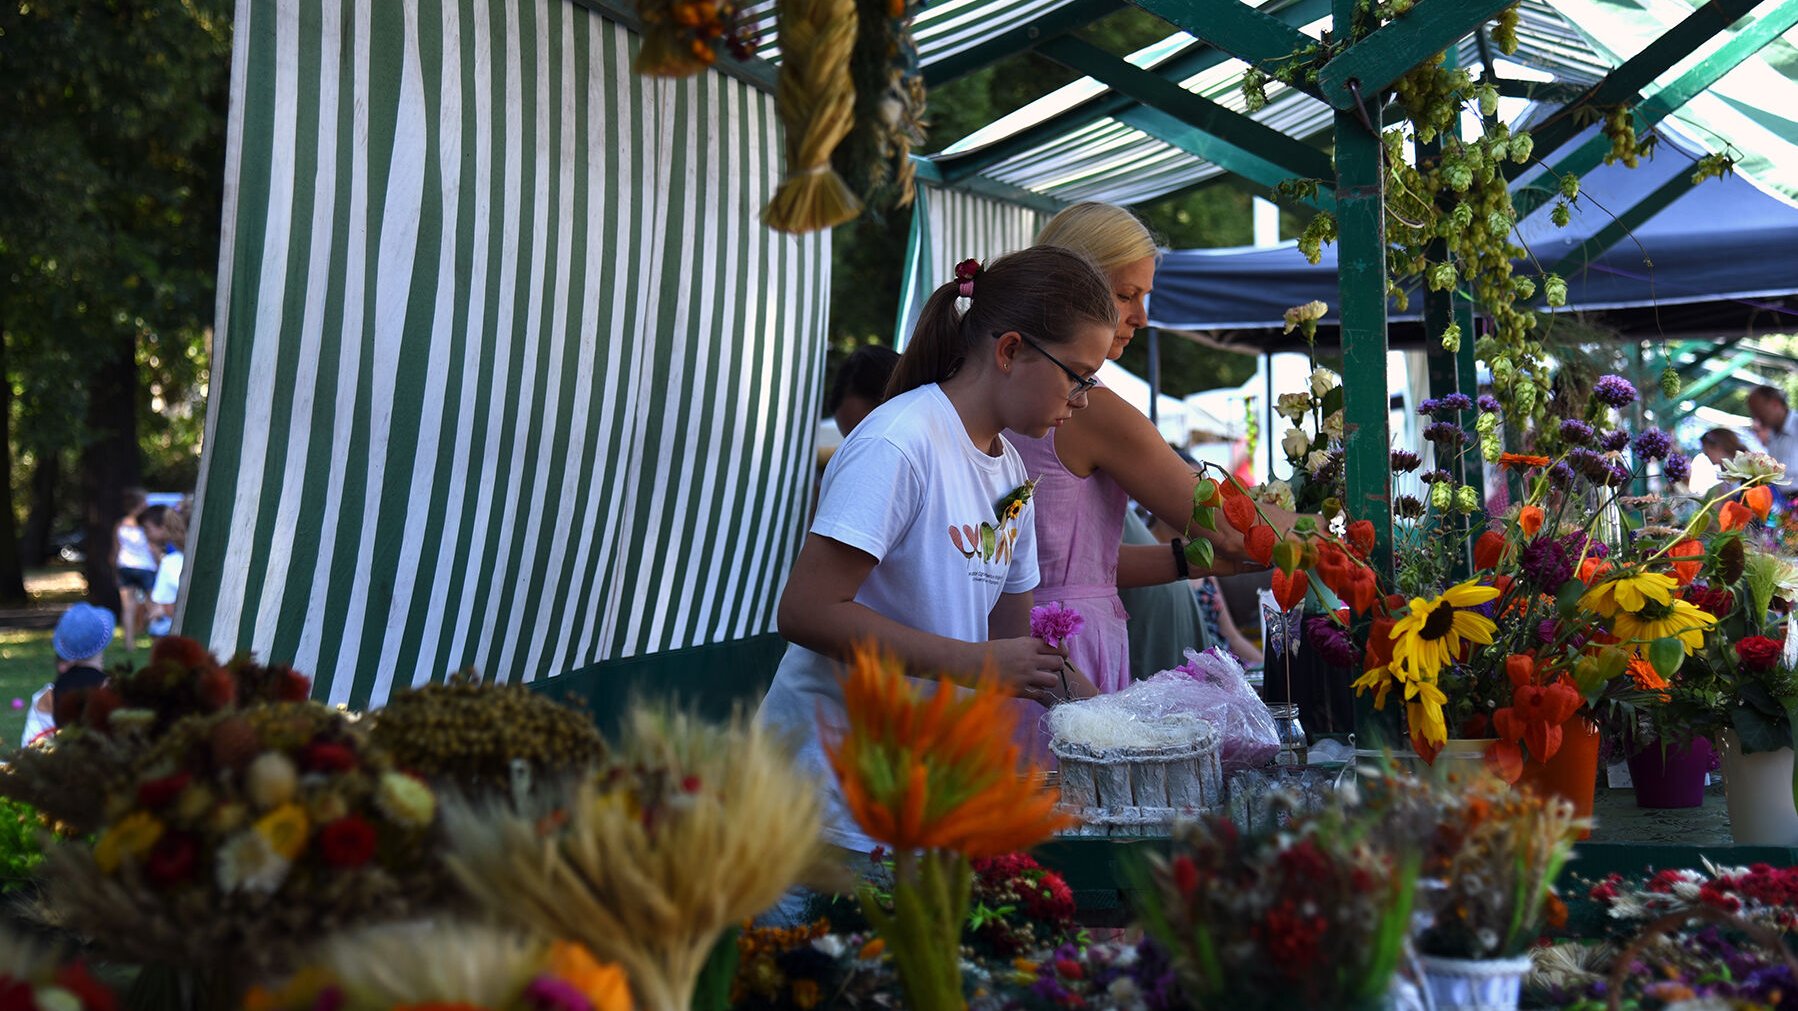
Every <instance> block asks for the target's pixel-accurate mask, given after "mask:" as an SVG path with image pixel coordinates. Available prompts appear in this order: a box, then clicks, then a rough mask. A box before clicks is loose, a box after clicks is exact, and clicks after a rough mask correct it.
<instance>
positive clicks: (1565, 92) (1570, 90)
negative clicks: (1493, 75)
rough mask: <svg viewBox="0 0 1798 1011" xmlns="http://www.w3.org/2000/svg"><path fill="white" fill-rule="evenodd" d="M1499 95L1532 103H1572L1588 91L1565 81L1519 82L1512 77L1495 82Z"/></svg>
mask: <svg viewBox="0 0 1798 1011" xmlns="http://www.w3.org/2000/svg"><path fill="white" fill-rule="evenodd" d="M1494 83H1495V84H1496V85H1497V86H1498V93H1499V94H1500V95H1503V96H1504V97H1506V98H1527V99H1529V100H1530V101H1532V102H1561V103H1563V104H1565V103H1568V102H1572V101H1574V100H1576V99H1578V98H1579V97H1580V96H1581V95H1584V94H1585V93H1586V91H1587V89H1585V88H1582V87H1580V86H1579V85H1577V84H1568V83H1567V82H1565V81H1519V80H1517V79H1516V78H1512V77H1501V78H1499V79H1498V80H1497V81H1495V82H1494Z"/></svg>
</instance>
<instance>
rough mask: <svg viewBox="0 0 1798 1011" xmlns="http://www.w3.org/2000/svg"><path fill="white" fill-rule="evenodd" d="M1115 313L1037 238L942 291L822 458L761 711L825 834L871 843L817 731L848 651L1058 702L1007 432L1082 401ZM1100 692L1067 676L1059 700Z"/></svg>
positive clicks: (1047, 422) (1071, 262) (1086, 271)
mask: <svg viewBox="0 0 1798 1011" xmlns="http://www.w3.org/2000/svg"><path fill="white" fill-rule="evenodd" d="M968 273H972V269H971V267H970V264H964V265H963V268H962V269H961V270H958V276H964V275H966V274H968ZM963 306H965V309H964V308H962V307H963ZM1116 314H1117V310H1116V309H1115V308H1113V305H1112V296H1111V290H1110V288H1109V287H1107V286H1106V283H1105V278H1104V277H1103V275H1101V274H1100V273H1099V272H1098V270H1097V269H1096V268H1095V267H1094V266H1093V265H1092V264H1091V262H1090V261H1088V260H1087V259H1086V258H1085V257H1084V256H1081V255H1080V254H1078V253H1074V252H1071V251H1069V250H1065V249H1055V248H1050V247H1043V246H1037V247H1033V248H1031V249H1027V250H1024V251H1023V252H1019V253H1013V254H1011V255H1009V256H1005V257H1001V258H1000V259H998V260H996V261H994V262H993V263H992V265H991V266H990V267H988V268H987V269H985V270H982V271H979V272H978V273H973V276H972V277H969V278H967V279H966V280H958V281H951V282H949V283H947V284H945V285H943V286H942V287H940V288H938V289H937V290H936V292H935V293H934V294H933V295H932V296H931V297H930V301H929V302H928V303H927V304H926V305H925V307H924V311H923V315H922V316H921V317H920V319H919V320H918V326H917V330H916V331H915V333H914V334H913V336H912V340H911V343H910V345H909V346H908V347H907V348H906V351H905V355H904V357H903V358H902V359H901V360H900V362H899V365H898V368H897V370H896V371H895V372H894V375H893V379H892V383H891V385H890V386H889V387H888V391H887V392H888V399H887V400H886V402H885V403H883V404H881V406H880V407H878V408H876V409H875V410H874V411H873V413H871V414H869V415H868V417H867V418H866V419H865V420H864V421H862V422H861V423H860V424H859V425H857V426H856V427H855V431H854V433H853V434H852V435H851V436H850V437H849V439H848V440H847V441H846V442H844V443H843V445H842V447H841V448H840V449H838V450H837V453H836V455H835V456H833V457H832V458H831V461H830V464H829V466H828V467H827V468H826V469H825V472H824V482H823V487H822V490H821V493H820V500H819V503H818V511H817V515H816V517H815V518H814V520H813V521H812V526H811V532H810V534H809V535H808V536H807V537H806V539H805V543H804V545H803V546H802V547H801V548H800V552H799V557H798V559H797V560H796V561H795V562H794V565H793V573H792V576H791V577H790V578H789V579H788V581H787V586H786V589H785V591H784V592H783V593H782V595H781V600H780V610H779V622H780V632H781V635H783V636H785V637H786V639H787V640H788V641H789V642H790V643H792V646H790V647H789V648H788V650H787V653H786V656H785V657H783V658H782V660H781V663H780V668H779V670H778V672H777V673H776V674H775V678H774V684H773V686H772V687H771V688H770V689H769V691H768V695H767V698H766V699H764V700H763V702H762V707H761V711H760V713H759V718H760V719H761V720H762V721H763V722H765V723H767V724H769V725H771V726H774V727H777V728H779V729H781V730H783V731H785V732H787V733H788V734H789V735H790V736H792V737H793V738H794V739H796V740H797V741H798V742H799V744H800V753H799V761H800V764H801V766H802V768H803V769H804V770H805V771H806V772H808V773H809V774H811V775H813V776H815V777H817V778H818V780H819V781H820V783H821V786H822V788H823V789H824V790H825V793H826V800H827V805H826V806H827V812H826V828H825V837H826V839H827V840H828V841H829V842H831V843H834V844H836V845H838V846H842V847H844V848H846V849H851V850H856V851H860V852H867V851H868V850H870V849H872V848H873V846H874V842H873V840H871V839H869V838H868V837H867V836H865V835H864V834H863V833H862V832H861V831H860V830H859V829H858V828H857V826H856V825H855V823H854V821H853V819H852V818H851V817H850V816H849V814H848V811H847V809H846V808H845V807H844V805H843V803H842V795H841V792H840V791H839V790H838V788H837V785H836V783H835V780H834V778H833V777H832V776H831V774H830V771H829V765H828V763H827V762H826V760H825V756H824V751H823V747H822V740H821V734H820V728H819V725H820V723H821V722H822V723H825V724H828V725H831V726H841V725H842V722H843V695H842V682H841V678H842V667H841V664H840V663H839V661H840V660H841V659H843V658H844V657H846V656H847V655H848V654H849V651H850V648H851V647H852V646H854V645H856V644H858V643H862V642H868V641H873V642H878V643H879V644H880V645H881V646H882V647H884V648H885V649H886V650H887V651H889V652H891V653H893V654H895V655H896V656H898V657H899V658H900V659H901V660H902V661H903V662H904V663H905V664H906V666H907V667H908V668H909V670H910V672H911V673H913V674H914V675H915V676H918V677H926V678H938V677H940V678H948V679H951V680H953V681H956V682H958V683H963V684H969V683H972V682H973V681H974V679H975V678H977V677H978V676H979V675H980V674H981V672H982V671H983V670H992V671H994V672H995V673H996V674H997V675H998V677H999V679H1000V682H1001V683H1002V684H1003V685H1004V687H1005V688H1006V689H1007V690H1008V691H1010V692H1011V693H1012V694H1013V695H1016V696H1018V697H1019V698H1021V699H1028V700H1031V701H1033V702H1035V703H1037V704H1039V705H1041V706H1047V705H1049V704H1051V703H1053V702H1056V701H1059V700H1060V699H1061V697H1062V695H1063V688H1062V677H1061V669H1062V661H1063V657H1062V654H1061V653H1060V652H1059V651H1057V650H1055V649H1052V648H1050V647H1049V646H1047V645H1045V644H1044V643H1042V642H1041V641H1039V640H1037V639H1033V638H1031V637H1030V607H1031V602H1032V598H1031V590H1032V589H1033V588H1034V587H1035V586H1036V583H1037V566H1036V534H1035V531H1036V525H1035V521H1034V516H1033V515H1032V512H1031V505H1030V503H1029V502H1028V501H1024V502H1023V503H1022V505H1021V506H1020V507H1016V508H1009V507H1007V508H1001V507H1002V506H1005V505H1006V504H1007V503H1009V502H1011V501H1014V500H1015V496H1016V494H1017V493H1018V492H1020V491H1021V490H1024V489H1025V483H1026V481H1027V479H1028V476H1027V475H1026V474H1025V472H1024V465H1023V462H1022V461H1021V460H1020V459H1019V458H1018V455H1017V452H1016V450H1014V449H1012V447H1011V445H1010V444H1009V443H1007V442H1006V440H1005V439H1004V438H1002V437H1001V436H1000V433H1001V432H1003V431H1005V430H1006V429H1008V428H1009V429H1012V430H1015V431H1018V432H1024V433H1028V434H1032V435H1041V434H1042V433H1044V432H1046V431H1048V430H1049V429H1051V428H1053V427H1055V426H1058V425H1060V424H1062V423H1063V422H1065V421H1067V420H1068V419H1069V418H1071V417H1073V416H1074V413H1075V412H1076V411H1077V410H1079V409H1080V408H1081V407H1082V406H1084V405H1085V403H1086V393H1087V391H1088V390H1089V389H1090V388H1091V385H1092V378H1091V377H1092V374H1093V373H1094V372H1096V371H1098V369H1099V366H1100V365H1101V364H1102V363H1103V362H1104V361H1105V353H1106V351H1107V349H1108V348H1110V346H1111V335H1112V331H1113V330H1114V328H1115V326H1116ZM1092 692H1093V688H1092V686H1091V684H1090V683H1083V682H1080V681H1079V679H1077V678H1076V679H1073V681H1071V682H1070V684H1069V688H1068V693H1069V694H1075V695H1089V694H1091V693H1092ZM993 732H994V733H996V734H1006V735H1009V734H1010V733H1011V729H1010V728H1009V727H994V728H993Z"/></svg>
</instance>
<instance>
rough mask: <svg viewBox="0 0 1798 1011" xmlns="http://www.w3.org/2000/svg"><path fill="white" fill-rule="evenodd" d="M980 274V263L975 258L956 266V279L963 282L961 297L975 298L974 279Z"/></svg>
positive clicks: (969, 258)
mask: <svg viewBox="0 0 1798 1011" xmlns="http://www.w3.org/2000/svg"><path fill="white" fill-rule="evenodd" d="M979 273H980V261H979V260H976V259H974V258H973V257H971V256H970V257H968V258H967V259H965V260H963V261H961V262H960V263H958V264H956V265H955V279H956V280H957V281H960V282H961V297H962V298H973V297H974V277H975V276H976V275H977V274H979Z"/></svg>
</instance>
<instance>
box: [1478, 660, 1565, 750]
mask: <svg viewBox="0 0 1798 1011" xmlns="http://www.w3.org/2000/svg"><path fill="white" fill-rule="evenodd" d="M1509 660H1510V658H1507V660H1506V666H1507V667H1509V666H1510V663H1509ZM1514 676H1515V675H1513V677H1514ZM1583 701H1585V700H1584V699H1582V698H1581V697H1580V693H1579V689H1577V688H1575V687H1573V686H1572V685H1570V684H1568V683H1567V682H1566V681H1556V682H1555V683H1554V684H1551V685H1535V684H1524V685H1521V686H1519V687H1518V688H1517V689H1516V690H1515V691H1513V692H1512V693H1511V704H1510V705H1508V706H1506V707H1505V708H1503V709H1500V710H1498V711H1497V712H1495V713H1493V714H1492V727H1493V729H1494V730H1496V731H1498V736H1499V737H1500V738H1502V739H1503V740H1505V741H1518V740H1521V741H1522V742H1523V743H1524V745H1525V746H1526V747H1528V748H1529V749H1530V757H1531V758H1533V759H1535V760H1536V761H1538V762H1546V761H1548V760H1549V759H1550V758H1553V757H1554V754H1555V752H1556V751H1559V750H1560V748H1561V724H1563V723H1565V722H1567V720H1568V719H1570V718H1571V717H1572V716H1573V714H1574V713H1575V712H1578V711H1579V707H1580V703H1581V702H1583Z"/></svg>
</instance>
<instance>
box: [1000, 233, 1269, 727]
mask: <svg viewBox="0 0 1798 1011" xmlns="http://www.w3.org/2000/svg"><path fill="white" fill-rule="evenodd" d="M1036 241H1037V242H1039V243H1042V244H1044V245H1050V246H1064V247H1066V248H1069V249H1072V250H1074V251H1076V252H1079V253H1083V254H1085V255H1087V256H1089V257H1091V258H1092V260H1093V262H1094V263H1096V264H1098V265H1099V269H1100V270H1102V271H1104V272H1105V275H1106V280H1107V281H1108V282H1109V284H1110V289H1111V296H1112V299H1113V302H1114V304H1115V306H1116V308H1117V311H1118V316H1117V326H1116V329H1115V330H1114V332H1113V334H1112V340H1111V347H1110V349H1109V350H1108V351H1107V352H1106V358H1108V359H1113V360H1115V359H1116V358H1118V357H1119V356H1120V355H1122V354H1123V353H1124V348H1125V347H1127V346H1128V345H1129V344H1130V341H1131V340H1132V339H1133V338H1134V337H1135V336H1136V331H1137V329H1138V328H1140V327H1143V326H1146V325H1147V324H1148V308H1147V303H1146V301H1145V300H1146V299H1147V297H1148V294H1149V289H1150V287H1152V286H1153V284H1154V282H1155V264H1156V261H1157V259H1158V258H1159V256H1160V250H1159V249H1158V248H1157V247H1156V245H1155V240H1154V237H1153V236H1151V235H1150V234H1149V230H1148V229H1147V228H1145V227H1143V224H1142V222H1140V221H1138V220H1137V219H1136V216H1135V215H1133V214H1131V213H1130V212H1129V211H1127V210H1124V209H1123V208H1121V207H1113V206H1110V205H1108V204H1096V203H1084V204H1076V205H1074V206H1073V207H1069V208H1067V209H1066V210H1064V211H1062V212H1061V213H1059V214H1057V215H1055V217H1054V218H1053V219H1051V220H1050V221H1049V223H1048V224H1047V225H1045V226H1043V230H1042V231H1041V232H1040V233H1038V234H1037V238H1036ZM1007 438H1010V439H1011V440H1012V442H1013V444H1014V445H1016V446H1017V449H1018V453H1019V455H1020V456H1022V457H1023V458H1024V464H1025V466H1026V467H1027V468H1029V471H1030V476H1031V477H1032V478H1035V479H1036V480H1037V482H1038V484H1037V511H1036V523H1037V548H1038V551H1039V552H1040V555H1041V559H1040V564H1041V567H1042V585H1041V586H1040V587H1038V588H1037V592H1036V599H1037V600H1038V601H1039V602H1042V603H1048V602H1050V601H1059V602H1061V603H1062V604H1064V605H1065V606H1068V607H1071V608H1073V609H1074V610H1076V611H1078V612H1080V615H1081V617H1083V618H1084V619H1085V620H1086V626H1085V628H1084V629H1083V630H1082V631H1081V633H1080V634H1079V635H1077V636H1075V637H1074V639H1073V640H1072V643H1071V647H1070V656H1071V658H1072V659H1073V661H1074V663H1075V664H1076V665H1077V666H1079V667H1080V668H1081V669H1082V670H1083V671H1085V672H1086V674H1087V676H1088V677H1090V678H1091V679H1092V680H1093V682H1094V683H1095V684H1097V685H1098V686H1099V688H1100V690H1102V691H1108V692H1111V691H1118V690H1120V689H1122V688H1124V687H1125V686H1127V685H1129V684H1130V682H1131V680H1132V674H1133V673H1134V672H1136V671H1135V667H1134V666H1133V664H1132V662H1131V655H1130V648H1131V642H1130V639H1131V634H1130V631H1129V626H1128V612H1126V610H1125V608H1124V603H1123V601H1122V599H1121V598H1120V597H1119V595H1118V589H1119V588H1120V587H1148V586H1166V587H1171V589H1164V590H1163V591H1162V592H1165V593H1168V594H1169V598H1168V599H1169V600H1170V601H1171V602H1172V603H1170V607H1172V608H1179V609H1183V610H1184V612H1185V619H1184V620H1183V622H1182V623H1181V624H1182V627H1183V628H1184V629H1188V630H1196V627H1197V623H1198V618H1197V615H1196V610H1197V604H1196V602H1194V601H1193V600H1192V593H1191V592H1190V591H1189V590H1188V589H1187V587H1186V580H1187V579H1189V578H1191V577H1194V576H1201V575H1210V574H1213V573H1216V572H1225V573H1230V572H1238V571H1245V570H1247V569H1259V568H1261V566H1259V565H1256V564H1254V563H1253V562H1248V563H1247V564H1246V565H1245V564H1244V562H1243V561H1242V560H1243V559H1244V558H1245V553H1244V550H1243V542H1242V535H1241V534H1240V533H1238V532H1237V531H1236V530H1235V528H1233V527H1231V526H1229V525H1228V524H1219V527H1218V530H1217V531H1216V532H1212V531H1204V530H1200V531H1195V532H1194V534H1193V535H1194V536H1203V537H1205V538H1206V539H1207V540H1210V541H1211V542H1212V544H1213V547H1214V548H1215V549H1216V552H1217V560H1216V564H1215V565H1214V567H1213V568H1212V569H1211V570H1210V571H1202V570H1195V569H1192V568H1191V567H1190V566H1189V565H1188V563H1187V559H1186V555H1185V554H1184V552H1183V550H1182V546H1181V545H1180V544H1168V545H1159V544H1142V545H1137V544H1124V543H1123V530H1124V522H1125V521H1124V517H1125V514H1126V513H1127V512H1128V511H1129V502H1130V500H1131V499H1135V500H1136V501H1138V502H1140V503H1142V504H1143V506H1144V507H1145V508H1147V509H1148V510H1149V512H1151V513H1153V514H1154V515H1155V516H1156V517H1157V518H1159V519H1161V520H1162V521H1164V522H1166V523H1168V524H1169V525H1171V526H1173V527H1174V528H1175V529H1177V530H1182V531H1183V530H1185V528H1186V526H1187V521H1188V520H1189V519H1190V517H1191V515H1192V496H1193V490H1194V488H1195V487H1196V486H1197V484H1198V480H1199V478H1198V474H1197V472H1196V471H1195V469H1194V467H1193V466H1192V464H1190V463H1188V462H1187V461H1185V460H1183V459H1181V458H1180V455H1179V453H1178V452H1176V451H1175V450H1174V448H1173V447H1171V446H1169V445H1168V444H1167V442H1166V441H1164V440H1163V439H1162V437H1161V433H1160V431H1159V430H1157V429H1156V427H1155V425H1154V424H1153V423H1152V422H1150V421H1149V419H1148V418H1147V417H1146V416H1144V415H1143V413H1142V412H1141V411H1138V410H1137V409H1136V408H1134V407H1132V406H1130V404H1129V403H1127V402H1126V401H1125V400H1124V399H1123V398H1122V397H1120V396H1118V395H1117V394H1116V393H1114V392H1112V391H1111V390H1108V389H1106V388H1105V387H1103V386H1100V387H1098V388H1097V389H1094V390H1093V391H1092V393H1091V395H1090V397H1089V406H1088V408H1087V409H1086V410H1084V411H1081V412H1080V413H1079V414H1076V415H1074V417H1073V418H1071V419H1070V420H1069V421H1068V422H1067V423H1066V424H1063V425H1061V426H1058V427H1057V428H1055V429H1053V430H1051V431H1049V432H1046V433H1042V434H1040V435H1034V436H1033V435H1030V434H1028V433H1008V434H1007ZM1264 511H1265V512H1266V513H1267V514H1268V517H1269V519H1270V520H1272V521H1273V523H1274V524H1275V526H1276V528H1277V529H1279V530H1280V531H1281V532H1282V533H1283V532H1284V531H1285V530H1286V529H1288V528H1289V527H1290V525H1291V523H1292V521H1293V518H1294V517H1293V516H1292V515H1291V514H1290V513H1285V512H1283V511H1282V510H1278V509H1272V508H1266V507H1264ZM1182 536H1184V535H1182ZM1176 597H1177V598H1178V599H1177V601H1176V600H1175V598H1176ZM1169 613H1170V614H1171V613H1174V612H1173V611H1170V612H1169ZM1176 631H1178V630H1176ZM1179 634H1180V638H1181V639H1184V640H1187V641H1191V640H1192V639H1193V638H1194V637H1195V636H1194V634H1193V633H1191V632H1187V631H1180V632H1179ZM1176 652H1177V651H1176ZM1141 673H1143V674H1152V673H1154V672H1153V671H1142V672H1141Z"/></svg>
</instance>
